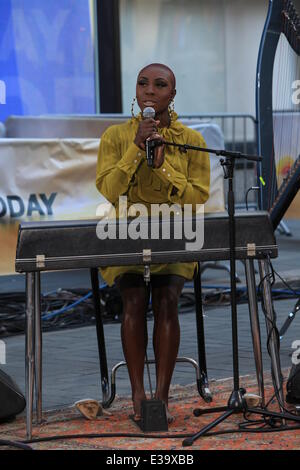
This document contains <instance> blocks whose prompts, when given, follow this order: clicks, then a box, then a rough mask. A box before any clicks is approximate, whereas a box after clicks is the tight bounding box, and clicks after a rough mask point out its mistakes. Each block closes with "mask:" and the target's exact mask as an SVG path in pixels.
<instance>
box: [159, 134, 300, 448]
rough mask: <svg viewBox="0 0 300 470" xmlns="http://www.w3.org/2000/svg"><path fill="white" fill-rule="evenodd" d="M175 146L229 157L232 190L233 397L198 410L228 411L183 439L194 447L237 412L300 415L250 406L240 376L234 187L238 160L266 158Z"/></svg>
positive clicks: (227, 166)
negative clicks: (194, 444) (211, 406)
mask: <svg viewBox="0 0 300 470" xmlns="http://www.w3.org/2000/svg"><path fill="white" fill-rule="evenodd" d="M163 144H164V145H171V146H175V147H180V148H181V150H182V152H186V151H187V150H198V151H203V152H208V153H213V154H215V155H217V156H222V157H225V159H223V158H221V159H220V163H221V165H222V167H223V171H224V178H225V179H228V193H227V205H228V207H227V211H228V218H229V253H230V287H231V323H232V358H233V391H232V392H231V395H230V397H229V400H228V403H227V406H223V407H217V408H208V409H195V410H194V415H195V416H200V415H201V414H206V413H217V412H222V411H223V412H224V413H223V414H222V415H221V416H219V417H218V418H217V419H215V420H214V421H213V422H211V423H210V424H208V425H207V426H204V427H203V428H202V429H201V430H200V431H199V432H197V433H196V434H194V436H192V437H189V438H187V439H185V440H184V441H183V442H182V445H183V446H191V445H193V443H194V442H195V441H196V440H197V439H198V438H199V437H201V436H203V435H205V434H207V433H208V432H209V431H210V430H211V429H212V428H214V427H215V426H217V425H218V424H220V423H221V422H222V421H225V420H226V419H227V418H229V416H231V415H232V414H234V413H244V412H245V411H248V412H251V413H256V414H261V415H264V416H268V417H273V418H280V419H287V420H292V421H298V422H300V416H298V417H296V416H295V415H293V414H290V413H276V412H270V411H268V410H266V409H263V408H248V407H247V403H246V400H245V398H244V394H245V393H246V390H245V389H243V388H240V378H239V352H238V321H237V300H236V257H235V217H234V215H235V203H234V190H233V176H234V166H235V160H236V159H239V158H244V159H246V160H251V161H256V162H258V161H261V160H262V157H259V156H254V155H246V154H243V153H241V152H233V151H227V150H214V149H208V148H202V147H196V146H192V145H187V144H183V145H180V144H175V143H172V142H161V143H160V144H159V145H163Z"/></svg>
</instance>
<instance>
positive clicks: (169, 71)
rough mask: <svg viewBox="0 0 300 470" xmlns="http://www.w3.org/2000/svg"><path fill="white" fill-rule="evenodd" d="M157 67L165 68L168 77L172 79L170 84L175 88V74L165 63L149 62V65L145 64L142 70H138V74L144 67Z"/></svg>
mask: <svg viewBox="0 0 300 470" xmlns="http://www.w3.org/2000/svg"><path fill="white" fill-rule="evenodd" d="M150 67H151V68H157V69H159V68H160V69H163V70H165V71H166V72H168V74H169V76H170V79H171V81H172V85H173V88H174V89H175V88H176V78H175V75H174V72H173V70H171V69H170V67H168V66H167V65H165V64H158V63H154V64H149V65H146V67H144V68H142V70H141V71H140V72H139V75H140V74H141V73H142V72H143V71H144V70H146V69H149V68H150Z"/></svg>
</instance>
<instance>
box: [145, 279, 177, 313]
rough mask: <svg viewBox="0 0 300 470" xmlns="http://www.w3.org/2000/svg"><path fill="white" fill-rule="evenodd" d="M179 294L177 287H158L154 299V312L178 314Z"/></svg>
mask: <svg viewBox="0 0 300 470" xmlns="http://www.w3.org/2000/svg"><path fill="white" fill-rule="evenodd" d="M179 295H180V294H179V293H178V290H177V288H176V287H172V286H168V287H164V288H161V289H157V291H156V293H155V295H154V296H153V299H152V305H153V310H154V313H155V314H157V315H158V314H160V315H162V314H164V315H166V316H170V317H173V316H177V312H178V301H179Z"/></svg>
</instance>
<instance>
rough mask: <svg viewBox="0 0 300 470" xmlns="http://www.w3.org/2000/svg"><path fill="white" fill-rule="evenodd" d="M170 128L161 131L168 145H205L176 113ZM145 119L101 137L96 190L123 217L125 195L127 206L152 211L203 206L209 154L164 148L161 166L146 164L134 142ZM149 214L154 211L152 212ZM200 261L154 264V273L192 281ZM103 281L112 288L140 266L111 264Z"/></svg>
mask: <svg viewBox="0 0 300 470" xmlns="http://www.w3.org/2000/svg"><path fill="white" fill-rule="evenodd" d="M173 115H174V118H172V122H171V125H170V126H169V127H168V128H159V131H158V132H159V133H160V134H161V135H162V137H163V138H164V139H165V140H166V141H168V142H174V143H177V144H184V143H186V144H189V145H195V146H199V147H204V148H205V147H206V144H205V141H204V139H203V137H202V135H201V134H200V133H199V132H198V131H195V130H193V129H190V128H188V127H186V126H184V125H183V124H182V123H181V122H179V121H178V120H177V115H176V113H173ZM140 119H142V118H141V115H139V116H138V117H135V118H132V119H130V120H129V121H127V122H125V123H124V124H119V125H114V126H111V127H109V128H108V129H107V130H106V131H105V132H104V133H103V135H102V137H101V141H100V146H99V152H98V162H97V175H96V186H97V188H98V190H99V192H100V193H101V194H102V195H103V196H104V197H105V198H106V199H107V200H108V201H109V202H111V203H112V204H113V206H114V207H115V208H116V212H117V214H119V197H120V196H127V205H128V207H130V205H132V204H134V203H142V204H144V205H145V206H146V207H147V209H148V210H149V211H150V207H151V203H156V204H162V203H168V204H169V205H171V204H179V205H180V206H182V207H183V205H184V204H193V209H194V208H195V207H196V204H204V203H205V202H206V201H207V199H208V196H209V184H210V165H209V155H208V153H207V152H198V151H195V150H188V151H187V153H183V152H181V151H180V150H179V148H178V147H171V146H165V160H164V163H163V164H162V166H161V167H160V168H157V169H154V168H150V167H148V166H147V161H146V152H145V151H142V150H141V149H140V148H139V147H137V146H136V145H135V144H134V139H135V136H136V133H137V129H138V125H139V121H140ZM149 214H150V212H149ZM120 216H121V215H120ZM195 266H196V263H174V264H159V265H151V268H150V271H151V274H177V275H180V276H183V277H185V278H186V279H192V278H193V274H194V270H195ZM100 272H101V275H102V277H103V279H104V280H105V281H106V282H107V283H108V284H109V285H112V284H113V283H114V280H115V278H116V277H118V276H119V275H121V274H123V273H140V274H143V272H144V267H143V266H142V265H141V266H113V267H106V268H101V269H100Z"/></svg>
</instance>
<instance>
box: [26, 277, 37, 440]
mask: <svg viewBox="0 0 300 470" xmlns="http://www.w3.org/2000/svg"><path fill="white" fill-rule="evenodd" d="M34 294H35V277H34V273H26V337H25V389H26V392H25V393H26V403H27V408H26V435H27V439H31V438H32V411H33V393H34V365H35V364H34V361H35V358H34V349H35V345H34Z"/></svg>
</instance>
